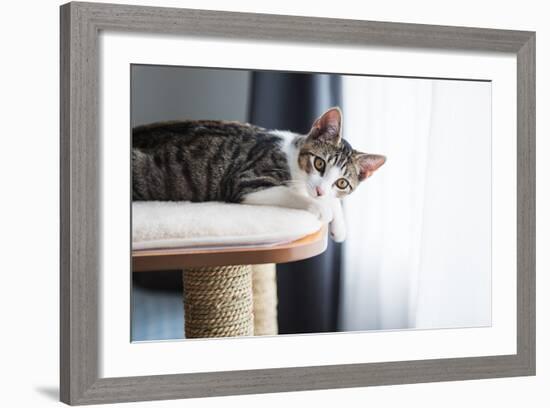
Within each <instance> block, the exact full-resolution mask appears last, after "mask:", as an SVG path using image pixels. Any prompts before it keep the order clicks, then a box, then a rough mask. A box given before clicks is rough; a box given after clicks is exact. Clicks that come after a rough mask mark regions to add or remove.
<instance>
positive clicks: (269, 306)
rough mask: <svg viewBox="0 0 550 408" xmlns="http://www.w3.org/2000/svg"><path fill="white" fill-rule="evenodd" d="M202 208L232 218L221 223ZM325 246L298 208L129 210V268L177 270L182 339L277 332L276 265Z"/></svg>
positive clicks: (321, 232)
mask: <svg viewBox="0 0 550 408" xmlns="http://www.w3.org/2000/svg"><path fill="white" fill-rule="evenodd" d="M209 213H212V214H224V218H225V219H226V220H231V222H230V223H227V225H226V226H225V227H224V226H223V225H222V226H221V227H220V222H219V221H216V216H212V217H209V216H208V214H209ZM201 214H202V217H201V216H200V215H201ZM201 223H202V224H201ZM212 223H215V224H216V226H215V227H212ZM275 226H276V227H275ZM226 227H227V228H226ZM326 245H327V238H326V231H325V229H324V228H321V225H320V223H319V222H318V220H316V219H315V218H314V217H313V216H312V215H311V214H310V213H307V212H304V211H298V210H291V209H283V208H273V207H261V206H242V205H232V204H224V203H166V204H159V203H141V204H139V205H138V206H134V208H133V247H134V248H133V251H132V264H133V272H134V273H139V272H143V271H161V270H182V271H183V298H184V311H185V337H186V338H207V337H232V336H252V335H274V334H277V286H276V275H275V264H277V263H283V262H292V261H298V260H302V259H306V258H310V257H312V256H315V255H318V254H320V253H322V252H323V251H324V250H325V249H326Z"/></svg>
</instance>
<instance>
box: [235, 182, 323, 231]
mask: <svg viewBox="0 0 550 408" xmlns="http://www.w3.org/2000/svg"><path fill="white" fill-rule="evenodd" d="M242 203H243V204H253V205H274V206H278V207H287V208H295V209H298V210H306V211H309V212H311V213H312V214H314V215H315V216H317V218H319V220H320V221H321V222H323V223H329V222H330V221H331V220H332V207H331V205H330V203H329V202H328V200H320V199H317V200H315V199H313V198H311V197H309V196H306V195H303V194H300V193H298V192H296V191H294V190H293V189H291V188H289V187H286V186H277V187H270V188H266V189H264V190H259V191H255V192H253V193H250V194H247V195H246V196H245V197H244V199H243V201H242Z"/></svg>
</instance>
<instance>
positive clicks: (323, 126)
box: [298, 108, 386, 198]
mask: <svg viewBox="0 0 550 408" xmlns="http://www.w3.org/2000/svg"><path fill="white" fill-rule="evenodd" d="M341 130H342V112H341V111H340V109H339V108H331V109H329V110H328V111H326V112H325V113H324V114H323V115H322V116H321V117H319V118H318V119H317V120H316V121H315V122H314V123H313V126H312V127H311V130H310V132H309V134H308V135H307V138H306V139H305V140H304V142H303V144H302V145H301V147H300V151H299V155H298V166H299V167H300V169H301V170H302V171H303V172H304V173H305V174H303V176H304V177H303V178H304V181H305V184H306V188H307V191H308V193H309V195H311V196H312V197H314V198H318V197H324V196H332V197H337V198H341V197H344V196H346V195H348V194H350V193H351V192H353V191H354V190H355V189H356V188H357V187H358V186H359V184H360V183H361V182H362V181H364V180H366V179H367V178H369V177H370V176H371V175H372V174H373V173H374V172H375V171H376V170H378V168H380V166H382V165H383V164H384V163H385V161H386V158H385V157H384V156H382V155H379V154H370V153H361V152H358V151H357V150H354V149H353V148H352V147H351V146H350V144H349V143H348V142H346V141H345V140H344V139H343V138H342V135H341Z"/></svg>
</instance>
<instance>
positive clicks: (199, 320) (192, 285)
mask: <svg viewBox="0 0 550 408" xmlns="http://www.w3.org/2000/svg"><path fill="white" fill-rule="evenodd" d="M183 299H184V312H185V337H186V338H206V337H233V336H252V335H254V315H253V301H252V268H251V266H250V265H229V266H214V267H199V268H187V269H185V270H184V271H183Z"/></svg>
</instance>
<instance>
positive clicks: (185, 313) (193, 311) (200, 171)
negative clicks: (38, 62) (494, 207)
mask: <svg viewBox="0 0 550 408" xmlns="http://www.w3.org/2000/svg"><path fill="white" fill-rule="evenodd" d="M130 110H131V123H130V124H129V127H130V130H129V132H130V133H131V140H132V144H131V146H132V147H131V152H130V154H131V178H132V180H131V186H132V196H131V214H132V220H131V224H132V230H131V234H132V260H133V268H132V271H131V273H132V287H131V302H132V305H131V341H132V342H142V341H161V340H182V339H200V338H218V337H237V336H239V337H240V336H249V337H251V336H276V335H302V334H322V333H344V334H343V335H345V333H346V332H356V331H381V330H419V329H449V328H466V327H489V326H491V82H490V81H477V80H452V79H433V78H407V77H384V76H368V75H343V74H338V73H310V72H284V71H256V70H248V69H221V68H206V67H182V66H163V65H140V64H132V65H131V107H130Z"/></svg>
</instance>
